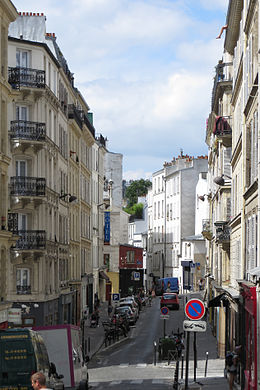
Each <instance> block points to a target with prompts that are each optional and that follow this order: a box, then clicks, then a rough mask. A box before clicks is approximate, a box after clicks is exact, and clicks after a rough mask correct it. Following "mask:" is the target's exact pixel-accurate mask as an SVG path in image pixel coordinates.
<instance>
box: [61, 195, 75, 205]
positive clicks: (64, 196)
mask: <svg viewBox="0 0 260 390" xmlns="http://www.w3.org/2000/svg"><path fill="white" fill-rule="evenodd" d="M66 196H69V202H70V203H71V202H74V201H75V200H77V197H76V196H74V195H71V194H62V195H60V196H59V198H60V199H64V200H65V198H66Z"/></svg>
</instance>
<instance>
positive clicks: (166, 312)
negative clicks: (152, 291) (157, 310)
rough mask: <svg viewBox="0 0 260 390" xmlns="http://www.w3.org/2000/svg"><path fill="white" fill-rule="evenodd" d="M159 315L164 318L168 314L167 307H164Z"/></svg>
mask: <svg viewBox="0 0 260 390" xmlns="http://www.w3.org/2000/svg"><path fill="white" fill-rule="evenodd" d="M161 313H162V314H163V315H164V316H165V315H167V314H168V313H169V309H168V307H166V306H164V307H162V308H161Z"/></svg>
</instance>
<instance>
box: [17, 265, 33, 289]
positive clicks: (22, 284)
mask: <svg viewBox="0 0 260 390" xmlns="http://www.w3.org/2000/svg"><path fill="white" fill-rule="evenodd" d="M16 290H17V294H30V270H29V269H27V268H18V269H17V270H16Z"/></svg>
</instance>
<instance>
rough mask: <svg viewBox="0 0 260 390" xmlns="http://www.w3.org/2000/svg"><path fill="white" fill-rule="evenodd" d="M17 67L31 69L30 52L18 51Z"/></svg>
mask: <svg viewBox="0 0 260 390" xmlns="http://www.w3.org/2000/svg"><path fill="white" fill-rule="evenodd" d="M16 66H19V67H21V68H28V67H29V52H28V51H25V50H21V49H17V50H16Z"/></svg>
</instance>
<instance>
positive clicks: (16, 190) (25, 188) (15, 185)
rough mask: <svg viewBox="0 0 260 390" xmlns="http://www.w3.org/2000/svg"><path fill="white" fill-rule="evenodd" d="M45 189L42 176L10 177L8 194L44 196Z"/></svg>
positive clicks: (44, 181)
mask: <svg viewBox="0 0 260 390" xmlns="http://www.w3.org/2000/svg"><path fill="white" fill-rule="evenodd" d="M45 189H46V179H45V178H44V177H27V176H14V177H11V183H10V194H11V195H13V196H14V195H15V196H45Z"/></svg>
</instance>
